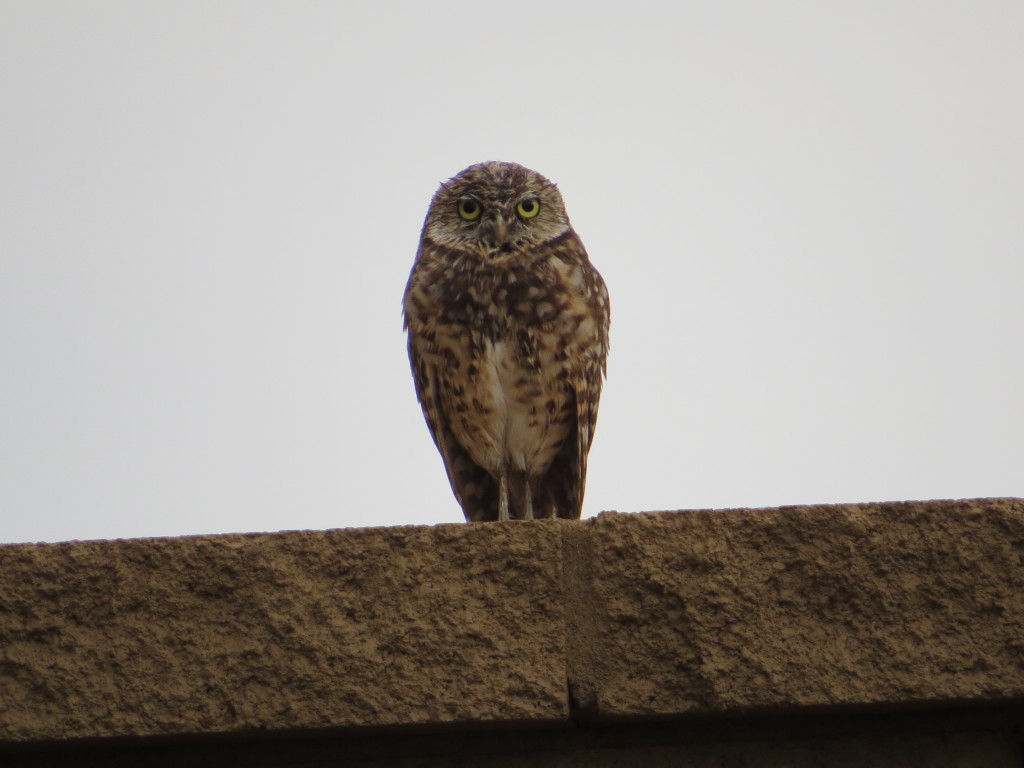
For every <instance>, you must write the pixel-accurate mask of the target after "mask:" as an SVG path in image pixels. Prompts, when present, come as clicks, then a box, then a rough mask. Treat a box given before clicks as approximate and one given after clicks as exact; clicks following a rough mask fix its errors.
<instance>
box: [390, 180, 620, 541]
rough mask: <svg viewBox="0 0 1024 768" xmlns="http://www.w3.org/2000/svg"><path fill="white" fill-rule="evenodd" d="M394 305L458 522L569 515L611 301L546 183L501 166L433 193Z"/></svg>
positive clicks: (583, 468)
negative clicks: (458, 509) (400, 307)
mask: <svg viewBox="0 0 1024 768" xmlns="http://www.w3.org/2000/svg"><path fill="white" fill-rule="evenodd" d="M403 303H404V312H405V327H406V329H407V331H408V333H409V359H410V361H411V363H412V372H413V378H414V379H415V382H416V394H417V396H418V397H419V401H420V405H422V406H423V413H424V415H425V416H426V419H427V426H428V427H429V428H430V434H431V435H432V436H433V438H434V443H435V444H436V445H437V448H438V450H439V451H440V452H441V457H442V458H443V459H444V465H445V469H446V470H447V472H448V480H449V481H450V482H451V485H452V490H453V491H454V492H455V497H456V498H457V499H458V500H459V504H461V505H462V511H463V512H464V513H465V515H466V519H467V520H469V521H481V520H509V519H531V518H535V517H564V518H578V517H579V516H580V510H581V507H582V504H583V488H584V485H585V482H586V477H587V452H588V451H589V450H590V443H591V441H592V440H593V438H594V425H595V423H596V421H597V405H598V400H599V399H600V396H601V378H602V375H603V374H604V372H605V359H606V356H607V354H608V323H609V305H608V290H607V289H606V288H605V285H604V281H603V280H602V279H601V275H599V274H598V272H597V270H596V269H594V267H593V266H591V264H590V260H589V259H588V258H587V252H586V250H584V248H583V243H582V242H580V239H579V237H578V236H577V235H576V233H575V232H574V231H573V228H572V225H570V224H569V218H568V216H566V213H565V207H564V205H563V204H562V196H561V195H560V194H559V192H558V189H557V188H556V187H555V185H554V184H552V183H551V182H550V181H548V180H547V179H545V178H544V177H543V176H541V175H540V174H539V173H535V172H534V171H531V170H529V169H528V168H524V167H522V166H521V165H516V164H515V163H499V162H489V163H480V164H479V165H474V166H471V167H469V168H467V169H466V170H464V171H462V173H460V174H458V175H457V176H455V177H454V178H452V179H450V180H449V181H447V182H446V183H444V184H442V185H441V188H440V189H439V190H438V191H437V193H436V194H435V195H434V199H433V200H432V201H431V203H430V210H429V211H427V218H426V221H425V222H424V224H423V233H422V235H421V237H420V246H419V251H418V252H417V254H416V263H415V264H414V265H413V268H412V274H411V275H410V276H409V283H408V285H407V286H406V289H405V298H404V302H403Z"/></svg>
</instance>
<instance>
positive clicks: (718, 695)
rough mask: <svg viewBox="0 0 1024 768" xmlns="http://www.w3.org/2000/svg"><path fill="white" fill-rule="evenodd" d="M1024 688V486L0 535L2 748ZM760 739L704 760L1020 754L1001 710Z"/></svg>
mask: <svg viewBox="0 0 1024 768" xmlns="http://www.w3.org/2000/svg"><path fill="white" fill-rule="evenodd" d="M1021 700H1024V501H1022V500H1018V499H989V500H975V501H959V502H907V503H894V504H870V505H850V506H829V507H793V508H781V509H763V510H727V511H694V512H658V513H645V514H630V515H626V514H615V513H606V514H603V515H601V516H600V517H598V518H595V519H593V520H585V521H534V522H518V523H493V524H480V525H441V526H435V527H400V528H376V529H351V530H335V531H326V532H293V533H280V534H250V535H225V536H204V537H186V538H177V539H149V540H128V541H93V542H70V543H66V544H55V545H9V546H3V547H0V748H2V747H3V745H4V744H6V745H8V746H11V745H15V746H17V745H22V746H24V745H32V744H51V745H52V744H56V743H64V744H66V743H68V742H69V740H73V739H82V738H116V737H135V736H172V735H173V736H177V737H183V738H187V737H192V736H198V735H210V734H229V735H230V734H235V735H237V736H240V737H244V736H245V734H250V733H252V732H255V731H261V732H265V733H267V732H269V733H274V732H281V733H288V732H298V731H296V729H305V730H303V733H307V734H308V733H313V732H318V731H323V732H334V730H336V729H341V730H345V729H356V730H359V729H364V730H365V728H366V727H367V726H382V727H392V728H393V727H405V726H417V727H420V728H430V727H433V728H448V729H451V728H456V729H458V728H460V727H468V726H472V727H474V728H479V727H481V726H483V727H498V726H500V727H505V726H508V727H515V728H519V729H529V728H532V727H539V728H546V729H549V730H550V729H551V728H556V729H557V728H566V727H571V725H572V724H573V723H580V724H589V726H588V727H593V724H595V723H597V724H600V723H609V724H615V723H619V722H642V721H644V720H645V719H647V720H651V721H652V722H653V721H658V722H662V721H664V719H665V718H684V719H685V718H690V717H692V716H699V717H704V718H708V717H710V718H715V717H720V716H722V715H728V716H730V717H735V716H750V715H751V714H752V713H753V714H757V715H759V716H760V715H763V714H764V713H782V714H785V715H786V716H790V717H801V716H802V715H801V714H800V713H803V712H808V713H810V712H814V713H819V714H820V713H821V712H822V711H831V710H835V711H837V712H844V711H856V710H858V708H861V709H863V708H869V709H873V710H874V711H890V710H892V711H895V710H902V711H907V710H910V709H914V708H920V707H942V706H956V707H965V706H966V707H972V706H988V707H991V706H998V705H1001V704H1008V705H1012V704H1014V702H1017V703H1019V702H1020V701H1021ZM843 739H845V740H846V741H845V742H844V741H843ZM915 740H916V741H915ZM691 741H692V739H691ZM741 741H742V743H732V744H726V745H724V746H723V745H722V744H719V743H717V742H716V743H715V744H697V745H696V746H691V747H688V750H689V751H687V752H686V755H687V760H689V761H690V762H689V763H688V764H692V765H709V766H710V765H747V764H750V765H755V764H756V765H764V766H772V765H776V764H778V765H794V766H803V765H808V766H810V765H819V764H826V763H824V762H820V759H821V754H824V752H827V751H828V750H830V749H832V750H833V752H834V755H833V758H832V761H831V762H829V763H827V764H832V765H846V764H849V765H855V764H856V765H862V764H876V765H883V764H884V765H888V764H892V765H918V764H920V765H925V764H928V765H950V766H953V765H957V766H959V765H964V766H967V765H986V764H991V765H1004V764H1005V765H1015V764H1016V762H1014V761H1017V762H1019V760H1018V757H1019V745H1018V739H1017V738H1016V737H1015V736H1012V735H1010V734H1009V731H1006V730H1005V729H1004V730H1003V731H1000V730H998V729H995V730H993V731H991V732H990V731H988V730H986V729H985V728H982V729H981V731H976V730H975V731H965V732H963V733H959V734H947V735H937V734H932V733H919V734H917V735H914V736H913V737H907V738H902V737H900V736H898V735H893V734H891V733H890V734H886V735H885V736H884V737H880V738H879V739H874V738H871V739H868V740H867V741H865V740H864V739H863V738H862V737H861V736H858V735H857V734H856V733H853V734H851V733H849V732H844V733H843V735H842V738H841V739H835V738H832V739H824V740H822V739H818V740H815V739H810V738H808V739H805V740H802V741H801V740H797V741H794V740H792V739H788V740H782V741H776V740H771V739H768V740H764V739H762V741H761V742H755V741H752V740H741ZM716 744H717V746H716ZM758 744H760V746H758ZM843 744H847V746H843ZM915 744H916V745H917V746H915ZM577 747H578V749H577V754H578V755H582V756H583V757H581V758H580V760H581V761H582V762H579V764H581V765H583V764H593V765H597V764H602V765H603V764H605V763H606V758H607V760H612V762H607V764H609V765H612V764H620V763H615V762H614V758H615V754H613V753H612V752H601V754H602V755H604V757H602V758H601V759H600V760H598V759H597V757H595V754H596V753H594V754H591V753H588V752H587V750H591V752H592V751H593V746H592V745H590V746H587V745H582V746H581V745H579V744H577ZM627 747H629V745H628V744H627V745H624V746H623V747H622V748H627ZM617 748H618V747H617ZM643 749H644V750H646V753H645V754H646V755H647V757H646V758H645V759H644V760H642V761H641V762H639V763H632V762H625V763H621V764H648V765H660V764H662V762H663V763H664V764H665V765H669V764H678V758H679V753H678V747H677V746H675V745H667V746H666V745H646V746H644V747H643ZM673 750H676V751H673ZM751 750H754V752H751ZM858 750H859V752H858ZM865 750H866V752H865ZM872 750H874V751H872ZM755 753H756V754H757V755H758V757H757V759H756V760H754V759H753V758H751V760H752V762H747V761H746V758H744V757H743V756H744V755H753V754H755ZM557 754H559V753H558V752H557V751H556V752H554V753H551V754H550V755H548V753H546V752H544V751H543V750H542V749H541V750H539V751H537V752H535V753H533V754H532V756H531V757H530V758H529V761H526V758H525V757H524V756H523V755H519V756H517V757H515V758H514V759H515V760H518V761H519V762H518V763H516V764H534V763H533V762H530V761H536V762H535V764H536V765H547V764H555V763H549V762H545V761H546V760H548V759H549V758H550V759H551V760H555V759H556V757H555V755H557ZM587 754H589V757H586V755H587ZM858 754H862V756H863V755H876V756H877V761H881V760H883V759H885V760H890V757H886V756H887V755H891V762H877V761H875V762H872V760H874V758H872V760H867V762H865V759H859V760H858V758H857V755H858ZM929 754H930V755H933V759H931V760H930V762H929V761H927V760H925V759H924V757H923V756H926V755H929ZM969 754H990V755H1002V756H1004V757H1005V760H1004V759H1003V758H1002V757H1001V758H1000V759H999V760H995V758H993V761H989V762H987V763H986V762H970V760H969V759H968V758H963V757H962V756H963V755H969ZM545 755H547V757H546V756H545ZM729 755H732V756H733V757H731V758H730V757H729ZM772 755H775V757H774V758H771V756H772ZM901 755H902V757H901ZM939 756H941V759H942V760H943V761H945V762H941V761H939ZM769 758H771V759H769ZM495 759H496V760H498V758H495ZM502 759H504V758H502ZM508 759H510V760H511V759H513V758H511V757H510V758H508ZM772 759H774V760H775V762H772V761H771V760H772ZM816 760H818V762H815V761H816ZM842 760H846V761H847V762H842ZM964 760H967V762H964ZM524 761H526V762H524ZM659 761H662V762H659ZM673 761H676V762H673ZM716 761H717V762H716ZM837 761H838V762H837ZM915 761H916V762H915ZM150 762H152V761H150ZM383 764H385V763H381V765H383ZM387 764H389V765H390V764H392V763H391V762H390V761H389V762H388V763H387ZM394 764H395V765H399V764H404V762H401V761H399V762H396V763H394ZM410 764H412V763H410ZM415 764H417V765H419V764H421V763H418V762H417V763H415ZM422 764H423V765H426V764H427V763H422ZM430 764H433V763H430ZM438 764H440V763H438ZM490 764H494V765H499V764H503V763H501V762H500V760H498V762H493V763H490Z"/></svg>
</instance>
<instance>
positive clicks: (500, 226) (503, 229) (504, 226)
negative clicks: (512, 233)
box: [494, 216, 508, 248]
mask: <svg viewBox="0 0 1024 768" xmlns="http://www.w3.org/2000/svg"><path fill="white" fill-rule="evenodd" d="M506 237H508V222H507V221H505V219H503V218H502V217H501V216H495V217H494V246H495V247H496V248H500V247H501V246H503V245H504V244H505V238H506Z"/></svg>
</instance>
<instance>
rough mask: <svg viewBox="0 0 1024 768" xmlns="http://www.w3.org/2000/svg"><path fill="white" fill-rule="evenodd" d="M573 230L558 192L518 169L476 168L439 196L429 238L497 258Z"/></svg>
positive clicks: (428, 227) (429, 223)
mask: <svg viewBox="0 0 1024 768" xmlns="http://www.w3.org/2000/svg"><path fill="white" fill-rule="evenodd" d="M569 230H570V225H569V218H568V217H567V216H566V214H565V206H564V205H563V204H562V196H561V195H560V194H559V192H558V188H557V187H556V186H555V185H554V184H553V183H551V182H550V181H548V180H547V179H545V178H544V177H543V176H541V175H540V174H539V173H536V172H535V171H531V170H530V169H529V168H524V167H523V166H521V165H517V164H515V163H501V162H486V163H479V164H477V165H471V166H470V167H469V168H467V169H466V170H464V171H462V172H461V173H459V174H458V175H456V176H454V177H452V178H451V179H449V180H448V181H446V182H445V183H444V184H442V185H441V188H440V189H439V190H437V193H436V194H435V195H434V199H433V200H432V201H431V203H430V210H429V211H428V212H427V220H426V222H425V223H424V225H423V234H424V236H425V237H429V238H430V239H431V240H433V241H434V242H435V243H437V244H438V245H441V246H445V247H448V248H454V249H456V250H460V251H473V252H478V253H481V254H488V255H493V256H497V255H500V254H502V253H515V252H517V251H521V250H523V249H525V248H529V247H530V246H532V245H535V244H538V243H542V242H546V241H548V240H551V239H552V238H555V237H558V236H559V235H561V234H563V233H565V232H566V231H569Z"/></svg>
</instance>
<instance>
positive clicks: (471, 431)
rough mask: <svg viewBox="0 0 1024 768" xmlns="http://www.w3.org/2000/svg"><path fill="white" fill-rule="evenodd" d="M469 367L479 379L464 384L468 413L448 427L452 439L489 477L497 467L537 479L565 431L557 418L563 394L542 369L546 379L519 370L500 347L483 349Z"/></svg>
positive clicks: (506, 348)
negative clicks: (453, 434)
mask: <svg viewBox="0 0 1024 768" xmlns="http://www.w3.org/2000/svg"><path fill="white" fill-rule="evenodd" d="M545 362H550V363H552V364H553V363H554V361H553V360H551V361H545ZM475 363H476V365H477V367H478V370H479V373H478V374H477V376H476V377H474V380H473V381H472V382H471V383H465V384H464V386H465V398H466V401H468V402H471V403H473V405H474V407H473V408H471V409H469V411H468V412H465V413H463V414H462V416H463V418H460V419H457V420H456V424H453V426H455V432H456V437H457V439H458V440H459V442H460V443H461V444H462V445H463V447H465V448H466V450H467V451H468V452H469V454H470V456H471V457H472V459H473V461H475V462H476V463H477V464H479V465H481V466H483V467H486V468H487V469H488V470H489V471H491V472H492V473H495V474H497V473H498V472H500V470H501V469H502V468H503V467H514V468H516V469H519V470H521V471H524V472H526V473H527V474H529V475H538V474H541V473H543V472H544V471H545V470H546V469H547V468H548V467H549V466H550V464H551V462H552V461H553V460H554V457H555V455H556V454H557V452H558V449H559V448H560V446H561V445H562V442H563V441H564V440H565V437H566V435H567V434H568V431H569V426H568V424H567V423H566V422H564V421H562V420H560V419H559V418H558V416H559V414H560V413H561V411H562V407H563V405H564V402H565V399H566V394H565V391H564V389H563V388H562V387H560V386H559V385H558V384H559V383H558V381H557V380H556V379H555V378H554V377H553V376H552V375H551V373H552V371H551V368H549V367H548V366H545V365H542V366H541V370H542V371H546V372H547V375H543V374H538V373H534V372H532V371H529V370H527V369H524V368H523V367H521V366H520V365H519V364H518V362H517V360H516V356H515V354H514V352H513V350H512V349H510V347H509V345H507V344H506V343H505V342H503V341H498V342H487V343H485V345H484V349H483V352H482V354H481V355H480V357H479V358H478V359H477V360H476V361H475ZM467 417H468V418H467Z"/></svg>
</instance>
